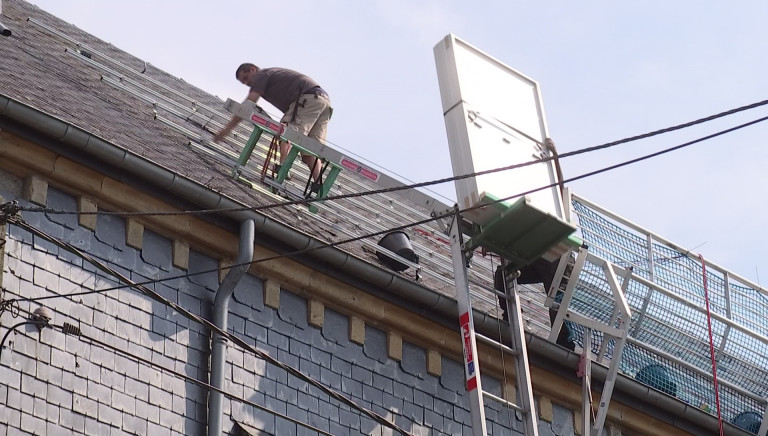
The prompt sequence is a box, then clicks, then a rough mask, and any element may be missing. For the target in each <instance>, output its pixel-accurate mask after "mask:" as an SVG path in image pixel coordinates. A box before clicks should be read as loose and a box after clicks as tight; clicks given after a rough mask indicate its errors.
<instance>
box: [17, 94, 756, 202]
mask: <svg viewBox="0 0 768 436" xmlns="http://www.w3.org/2000/svg"><path fill="white" fill-rule="evenodd" d="M767 104H768V100H763V101H759V102H756V103H752V104H749V105H746V106H741V107H738V108H735V109H730V110H727V111H725V112H720V113H718V114H714V115H710V116H708V117H704V118H699V119H697V120H694V121H690V122H687V123H683V124H678V125H676V126H672V127H667V128H663V129H659V130H654V131H652V132H648V133H643V134H641V135H636V136H631V137H628V138H624V139H620V140H617V141H612V142H607V143H605V144H601V145H596V146H592V147H586V148H582V149H579V150H574V151H570V152H566V153H561V154H559V155H557V156H555V155H552V156H548V157H544V158H541V159H536V160H532V161H528V162H523V163H519V164H513V165H508V166H504V167H498V168H493V169H489V170H484V171H478V172H474V173H470V174H462V175H458V176H452V177H446V178H442V179H437V180H431V181H427V182H419V183H412V184H409V185H403V186H397V187H391V188H383V189H376V190H370V191H363V192H355V193H349V194H339V195H333V196H328V197H324V198H322V199H316V198H311V199H301V200H289V201H283V202H280V203H271V204H267V205H263V206H254V207H248V206H243V207H234V208H221V209H199V210H187V211H152V212H150V211H142V212H110V211H95V212H79V211H67V210H61V209H52V208H45V207H24V208H22V210H24V211H28V212H45V213H49V214H63V215H66V214H77V215H118V216H149V215H151V216H164V215H204V214H214V213H226V212H243V211H248V210H252V211H263V210H268V209H273V208H276V207H287V206H293V205H301V204H310V203H313V202H316V201H333V200H342V199H348V198H357V197H364V196H369V195H376V194H386V193H390V192H397V191H403V190H407V189H416V188H423V187H427V186H431V185H438V184H442V183H448V182H452V181H456V180H463V179H467V178H472V177H478V176H483V175H486V174H493V173H497V172H501V171H510V170H515V169H518V168H523V167H527V166H531V165H535V164H540V163H544V162H549V161H551V160H555V159H558V158H560V159H563V158H568V157H571V156H577V155H580V154H584V153H590V152H594V151H598V150H603V149H607V148H610V147H614V146H616V145H620V144H626V143H629V142H633V141H637V140H640V139H645V138H650V137H652V136H656V135H660V134H663V133H669V132H673V131H676V130H680V129H684V128H687V127H691V126H695V125H697V124H702V123H705V122H709V121H712V120H715V119H718V118H722V117H725V116H728V115H733V114H735V113H738V112H743V111H746V110H749V109H754V108H757V107H760V106H764V105H767ZM763 120H764V119H762V118H761V119H758V120H755V121H754V122H751V123H746V124H742V125H739V126H736V127H734V128H731V129H726V130H724V131H721V132H718V133H716V134H713V135H709V136H706V137H704V138H703V139H701V140H704V139H710V138H712V137H715V136H719V135H721V134H724V133H729V132H732V131H734V130H737V129H740V128H743V127H746V126H749V125H752V124H756V123H758V122H760V121H763ZM701 140H696V141H694V142H692V143H696V142H701ZM688 145H690V144H688ZM678 148H679V147H678ZM673 149H676V148H675V147H673ZM659 154H664V152H663V151H662V152H659V153H657V154H654V155H651V157H653V156H656V155H659ZM641 160H643V159H641ZM600 172H602V171H598V172H597V173H598V174H599V173H600ZM590 174H591V173H590ZM564 182H565V181H563V183H564ZM543 189H546V188H543Z"/></svg>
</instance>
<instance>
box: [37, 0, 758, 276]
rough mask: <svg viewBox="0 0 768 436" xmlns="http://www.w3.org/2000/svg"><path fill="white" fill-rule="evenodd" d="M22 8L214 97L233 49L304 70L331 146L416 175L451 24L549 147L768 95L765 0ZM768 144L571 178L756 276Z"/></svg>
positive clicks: (142, 1)
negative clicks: (508, 85)
mask: <svg viewBox="0 0 768 436" xmlns="http://www.w3.org/2000/svg"><path fill="white" fill-rule="evenodd" d="M32 3H34V4H36V5H37V6H39V7H41V8H42V9H44V10H46V11H48V12H50V13H52V14H54V15H56V16H58V17H60V18H62V19H64V20H66V21H68V22H70V23H72V24H74V25H76V26H78V27H80V28H81V29H83V30H85V31H87V32H89V33H91V34H93V35H95V36H97V37H99V38H101V39H103V40H105V41H107V42H110V43H112V44H113V45H115V46H116V47H118V48H120V49H122V50H125V51H128V52H130V53H131V54H133V55H135V56H137V57H139V58H141V59H143V60H145V61H147V62H149V63H151V64H152V65H154V66H156V67H158V68H161V69H163V70H165V71H167V72H168V73H170V74H172V75H174V76H177V77H181V78H183V79H184V80H185V81H187V82H189V83H192V84H193V85H196V86H198V87H200V88H202V89H204V90H206V91H208V92H210V93H212V94H215V95H217V96H219V97H221V98H222V99H224V100H226V99H227V98H232V99H235V100H238V101H241V100H242V99H243V98H244V97H245V95H246V94H247V88H246V87H245V86H243V85H241V84H240V83H239V82H237V81H236V80H235V78H234V71H235V69H236V67H237V66H238V65H239V64H240V63H242V62H252V63H254V64H256V65H259V66H261V67H270V66H279V67H286V68H291V69H295V70H298V71H301V72H303V73H305V74H307V75H309V76H311V77H313V78H314V79H315V80H317V81H318V82H319V83H320V84H321V85H322V86H323V88H325V89H326V90H327V91H328V92H329V94H330V95H331V99H332V101H333V105H334V116H333V119H332V121H331V124H330V126H329V133H328V140H329V141H330V142H331V143H332V144H333V145H335V146H336V147H337V148H340V149H342V150H346V151H348V152H351V153H354V154H355V155H357V156H359V157H361V158H364V159H365V160H367V161H370V162H373V163H375V164H377V165H379V166H381V167H383V168H385V169H386V170H387V171H388V172H389V173H390V174H393V175H397V176H399V177H400V178H406V179H408V180H412V181H415V182H422V181H429V180H435V179H439V178H444V177H450V176H451V175H452V170H451V161H450V155H449V151H448V141H447V137H446V132H445V124H444V122H443V116H442V107H441V103H440V92H439V88H438V82H437V73H436V68H435V61H434V55H433V47H434V46H435V45H436V44H437V43H438V42H440V41H441V40H442V39H443V38H444V37H445V36H446V35H448V34H450V33H453V34H455V35H456V36H458V37H459V38H461V39H463V40H464V41H466V42H468V43H470V44H472V45H474V46H475V47H478V48H480V49H481V50H483V51H485V52H486V53H488V54H490V55H492V56H493V57H495V58H496V59H498V60H500V61H502V62H504V63H506V64H507V65H509V66H511V67H512V68H514V69H516V70H518V71H519V72H521V73H523V74H525V75H527V76H528V77H530V78H532V79H534V80H536V81H537V82H538V83H539V85H540V89H541V93H542V97H543V103H544V111H545V114H546V122H547V126H548V129H549V134H550V137H551V138H552V139H553V140H554V142H555V144H556V146H557V148H558V150H559V152H560V153H565V152H569V151H575V150H579V149H583V148H586V147H591V146H595V145H599V144H603V143H607V142H610V141H614V140H618V139H622V138H626V137H630V136H635V135H639V134H643V133H646V132H650V131H654V130H658V129H661V128H665V127H669V126H674V125H677V124H681V123H685V122H688V121H692V120H696V119H699V118H702V117H706V116H709V115H713V114H716V113H720V112H724V111H727V110H730V109H733V108H737V107H741V106H744V105H748V104H751V103H755V102H760V101H763V100H766V99H768V85H767V84H768V81H766V77H768V56H766V48H765V41H768V26H765V20H766V18H768V2H765V1H764V0H741V1H738V2H701V1H692V0H676V1H674V2H670V1H659V0H651V1H645V2H616V1H591V2H573V1H555V0H551V1H519V0H498V1H477V2H466V1H462V2H459V1H455V0H410V1H408V0H366V1H358V0H325V1H322V2H319V1H316V0H293V1H290V2H273V3H269V2H260V1H253V0H248V1H244V0H243V1H241V0H219V1H216V2H211V1H198V0H185V1H181V0H161V1H158V0H152V1H148V0H131V1H103V0H33V1H32ZM264 106H265V108H267V109H268V110H269V111H270V112H272V113H274V114H279V113H278V112H277V111H276V110H274V109H272V110H270V107H269V105H264ZM765 116H768V107H759V108H757V109H751V110H749V111H745V112H742V113H740V114H737V115H732V116H729V117H726V118H723V119H720V120H717V121H713V122H708V123H705V124H702V125H700V126H697V127H694V128H690V129H685V130H683V131H681V132H676V133H671V134H664V135H660V136H657V137H654V138H653V139H648V140H643V141H635V142H630V143H628V144H625V145H620V146H617V147H613V148H611V149H609V150H606V151H601V152H593V153H587V154H583V155H579V156H576V157H570V158H567V159H563V160H562V162H561V165H562V168H563V172H564V174H565V178H566V179H568V178H572V177H577V176H579V175H581V174H585V173H588V172H590V171H595V170H598V169H600V168H604V167H606V166H609V165H614V164H617V163H620V162H623V161H627V160H630V159H633V158H636V157H639V156H643V155H647V154H650V153H653V152H656V151H659V150H662V149H665V148H669V147H673V146H677V145H680V144H683V143H685V142H688V141H691V140H695V139H698V138H701V137H704V136H707V135H710V134H713V133H716V132H719V131H721V130H724V129H727V128H731V127H734V126H736V125H739V124H742V123H745V122H748V121H752V120H755V119H758V118H761V117H765ZM767 139H768V122H762V123H758V124H756V125H753V126H751V127H747V128H744V129H741V130H738V131H735V132H732V133H728V134H725V135H722V136H719V137H717V138H715V139H712V140H708V141H704V142H701V143H698V144H695V145H691V146H689V147H686V148H683V149H681V150H678V151H675V152H672V153H669V154H665V155H662V156H660V157H656V158H653V159H650V160H646V161H643V162H640V163H636V164H633V165H630V166H626V167H623V168H620V169H617V170H613V171H610V172H606V173H602V174H599V175H597V176H594V177H589V178H585V179H582V180H579V181H575V182H573V183H568V186H569V187H570V188H571V189H572V190H573V192H575V193H576V194H578V195H580V196H583V197H585V198H587V199H589V200H590V201H592V202H595V203H597V204H599V205H601V206H603V207H605V208H606V209H608V210H610V211H612V212H614V213H616V214H618V215H620V216H622V217H624V218H626V219H628V220H630V221H632V222H634V223H636V224H638V225H640V226H642V227H644V228H645V229H647V230H650V231H652V232H654V233H656V234H658V235H660V236H662V237H664V238H666V239H668V240H671V241H673V242H675V243H676V244H677V245H679V246H681V247H683V248H686V249H689V250H691V251H694V252H696V253H699V254H701V255H703V256H704V257H705V258H706V259H708V260H710V261H712V262H714V263H716V264H718V265H720V266H723V267H725V268H727V269H729V270H731V271H733V272H735V273H736V274H738V275H740V276H742V277H744V278H746V279H748V280H752V281H754V282H756V283H759V284H762V285H763V286H766V285H768V256H767V255H768V248H766V247H768V231H766V229H765V223H766V219H765V217H764V215H765V213H766V211H767V210H768V205H766V204H764V203H763V202H762V200H763V199H765V198H766V197H767V196H766V194H765V188H766V185H768V177H766V172H767V169H766V168H765V166H766V165H767V164H768V149H767V147H766V142H768V141H767ZM503 165H507V163H503V162H500V163H499V166H503ZM436 189H437V192H439V193H441V194H444V195H446V196H449V197H453V195H454V194H453V192H454V191H453V186H452V185H450V184H448V185H445V186H442V187H438V188H436ZM443 201H444V202H448V201H449V200H443Z"/></svg>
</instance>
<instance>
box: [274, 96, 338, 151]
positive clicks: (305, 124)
mask: <svg viewBox="0 0 768 436" xmlns="http://www.w3.org/2000/svg"><path fill="white" fill-rule="evenodd" d="M298 103H299V108H298V110H296V117H295V118H294V116H293V115H294V114H293V109H294V106H295V105H296V103H293V104H291V106H290V107H288V110H287V111H286V112H285V114H284V115H283V118H282V119H281V120H280V122H283V123H287V124H290V125H291V126H296V127H298V128H299V131H300V132H301V133H303V134H304V135H306V136H309V137H310V138H315V139H317V140H318V141H321V142H325V136H326V135H327V134H328V120H330V119H331V114H332V113H333V108H332V107H331V100H329V99H328V97H326V96H325V95H314V94H304V95H302V96H301V97H299V99H298ZM291 120H293V121H291Z"/></svg>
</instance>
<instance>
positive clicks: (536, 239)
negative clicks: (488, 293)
mask: <svg viewBox="0 0 768 436" xmlns="http://www.w3.org/2000/svg"><path fill="white" fill-rule="evenodd" d="M482 204H486V206H485V207H486V208H489V209H490V210H485V211H484V213H483V215H484V216H486V217H489V218H488V219H487V221H485V222H483V223H474V224H475V231H474V232H473V233H474V235H473V236H472V237H471V238H470V239H469V240H468V241H466V242H465V243H464V247H463V249H464V251H465V252H469V251H471V250H474V249H475V248H476V247H480V246H482V247H484V248H485V249H487V250H488V251H491V252H493V253H496V254H499V255H500V256H502V257H503V258H504V259H505V260H507V261H508V262H509V263H511V264H512V265H513V267H514V268H517V269H519V268H522V267H523V266H525V265H528V264H530V263H532V262H533V261H535V260H536V259H538V258H539V257H541V256H543V255H544V254H546V253H547V252H550V251H552V250H556V251H559V253H560V254H561V253H563V252H565V251H567V250H568V249H569V248H571V247H579V246H580V245H581V241H580V240H579V238H578V237H576V236H575V235H573V233H574V232H575V231H576V227H574V226H573V225H571V224H569V223H567V222H565V221H563V220H561V219H559V218H557V217H556V216H553V215H551V214H549V213H547V212H544V211H542V210H541V209H539V208H537V207H535V206H533V205H532V204H531V202H530V199H529V198H528V197H521V198H519V199H518V200H516V201H515V202H514V203H512V204H507V203H505V202H501V201H499V199H498V198H495V197H494V196H492V195H490V194H487V193H483V195H482V197H481V199H480V202H479V203H478V206H480V205H482ZM558 247H559V250H558ZM554 256H559V254H558V253H555V254H554Z"/></svg>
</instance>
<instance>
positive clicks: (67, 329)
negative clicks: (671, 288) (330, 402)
mask: <svg viewBox="0 0 768 436" xmlns="http://www.w3.org/2000/svg"><path fill="white" fill-rule="evenodd" d="M51 327H53V328H54V329H58V330H61V332H62V333H64V334H66V335H70V336H75V337H77V338H78V339H80V340H81V341H83V342H87V343H89V344H92V345H98V346H100V347H102V348H105V349H108V350H110V351H114V352H116V353H120V354H122V355H123V356H125V357H128V358H130V359H133V360H135V361H136V362H137V363H141V364H144V365H147V366H151V367H155V368H159V369H160V370H161V371H163V372H166V373H168V374H171V375H173V376H175V377H177V378H180V379H183V380H186V381H188V382H191V383H194V384H196V385H198V386H200V387H202V388H205V389H208V390H209V391H215V392H218V393H220V394H223V395H224V396H225V397H227V398H229V399H231V400H235V401H238V402H240V403H242V404H245V405H248V406H252V407H255V408H257V409H259V410H263V411H265V412H269V413H271V414H273V415H275V416H277V417H279V418H282V419H285V420H286V421H290V422H292V423H294V424H297V425H300V426H302V427H305V428H308V429H309V430H312V431H315V432H318V433H320V434H324V435H328V436H334V435H333V434H331V433H328V432H326V431H324V430H321V429H319V428H317V427H313V426H311V425H310V424H306V423H303V422H301V421H299V420H298V419H295V418H291V417H290V416H288V415H284V414H282V413H279V412H276V411H274V410H271V409H269V408H267V407H265V406H262V405H260V404H258V403H255V402H253V401H250V400H246V399H244V398H240V397H238V396H236V395H233V394H231V393H229V392H227V391H225V390H223V389H220V388H217V387H214V386H212V385H210V384H208V383H206V382H204V381H201V380H198V379H196V378H194V377H191V376H188V375H186V374H183V373H180V372H178V371H175V370H173V369H170V368H166V367H165V366H163V365H160V364H158V363H155V362H152V361H151V360H149V359H145V358H143V357H141V356H138V355H136V354H133V353H130V352H128V351H127V350H124V349H122V348H120V347H115V346H113V345H110V344H109V343H107V342H104V341H100V340H98V339H95V338H92V337H90V336H88V335H86V334H84V333H83V332H82V330H81V329H80V327H77V326H75V325H73V324H69V323H66V322H65V323H64V324H63V325H54V324H51Z"/></svg>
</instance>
